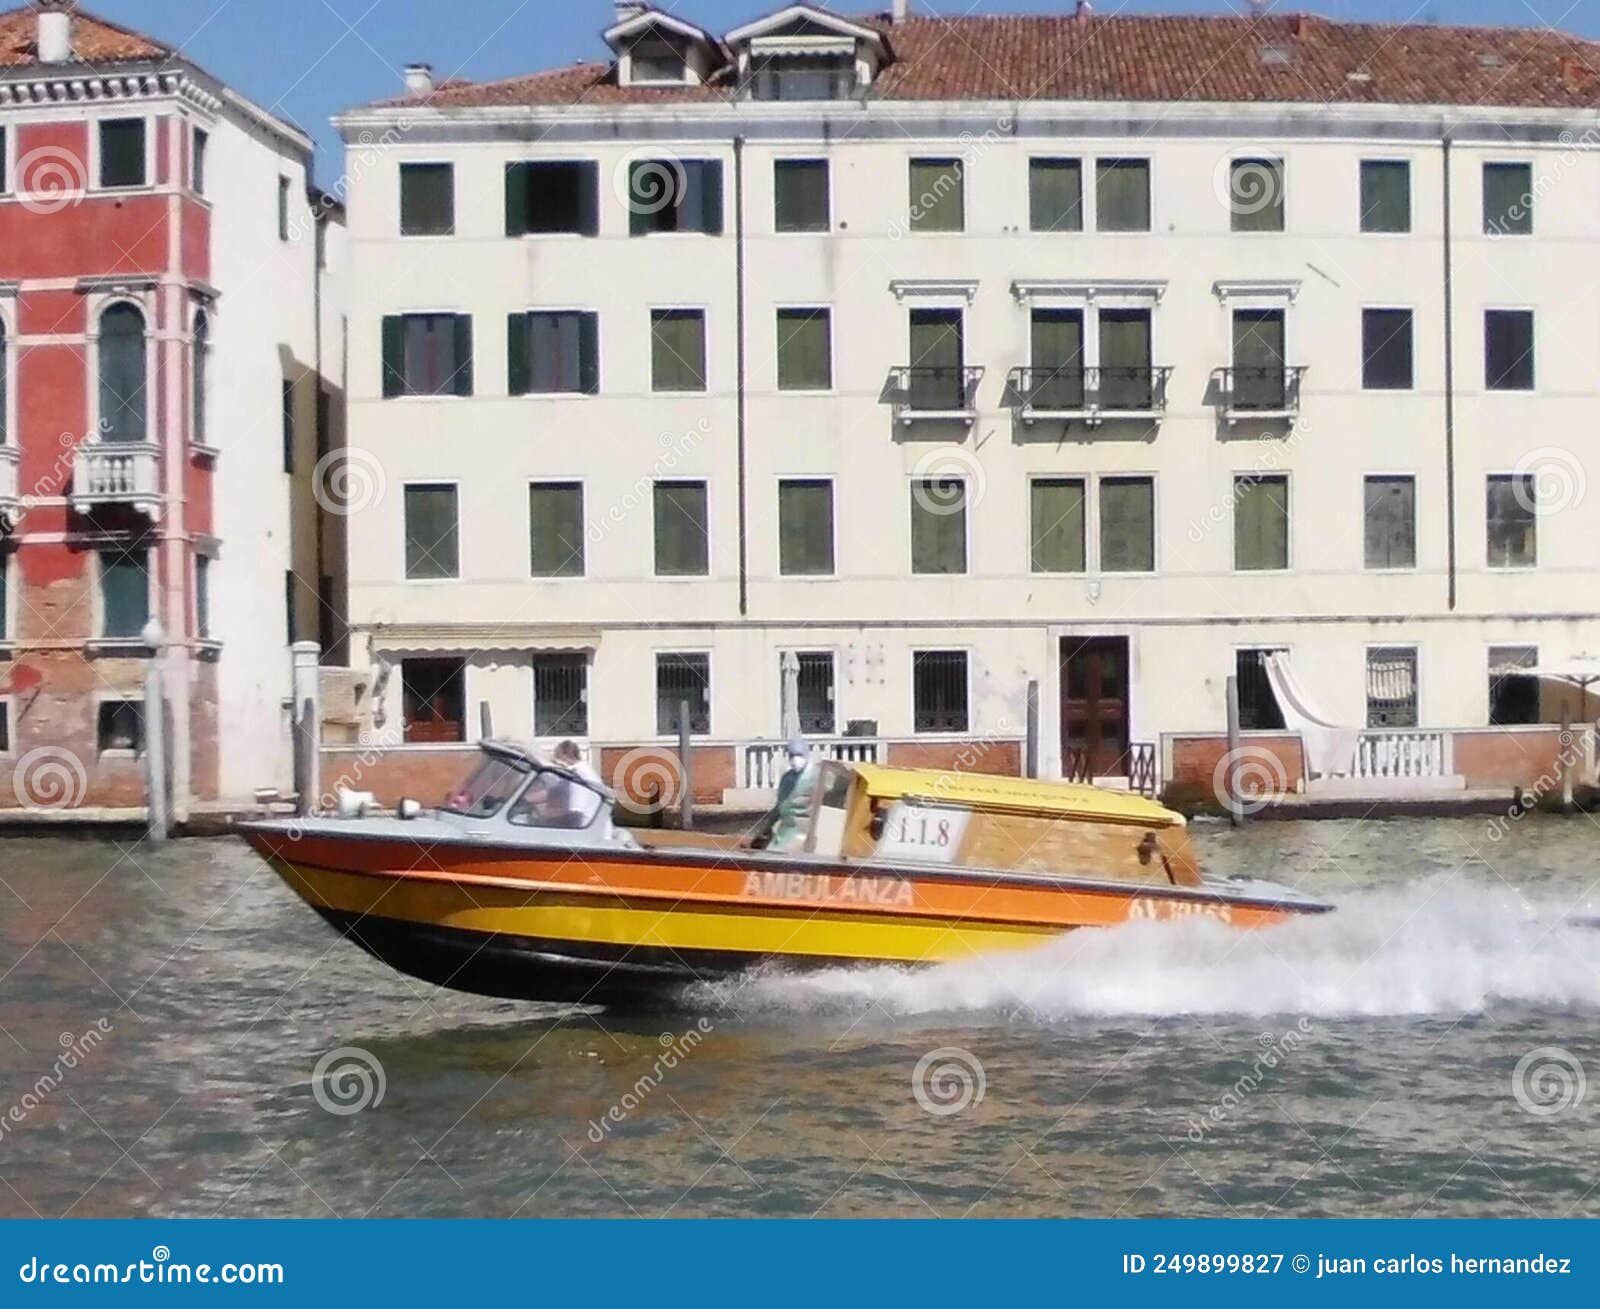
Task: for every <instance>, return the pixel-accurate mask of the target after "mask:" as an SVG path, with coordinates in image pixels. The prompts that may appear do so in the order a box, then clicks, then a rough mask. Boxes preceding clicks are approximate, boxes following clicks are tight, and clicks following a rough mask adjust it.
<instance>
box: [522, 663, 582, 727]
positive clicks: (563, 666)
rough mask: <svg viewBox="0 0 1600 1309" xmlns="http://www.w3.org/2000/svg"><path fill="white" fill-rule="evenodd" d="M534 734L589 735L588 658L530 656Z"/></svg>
mask: <svg viewBox="0 0 1600 1309" xmlns="http://www.w3.org/2000/svg"><path fill="white" fill-rule="evenodd" d="M533 734H534V735H535V736H588V735H589V658H588V656H587V655H583V654H566V653H561V654H536V655H534V656H533Z"/></svg>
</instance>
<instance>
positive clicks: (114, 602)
mask: <svg viewBox="0 0 1600 1309" xmlns="http://www.w3.org/2000/svg"><path fill="white" fill-rule="evenodd" d="M149 621H150V557H149V555H148V553H147V552H146V551H144V550H142V549H133V550H114V549H113V550H102V551H101V552H100V635H101V636H104V637H106V638H108V639H110V640H116V641H132V640H136V639H138V638H139V636H140V635H141V634H142V633H143V632H144V626H145V624H146V623H148V622H149Z"/></svg>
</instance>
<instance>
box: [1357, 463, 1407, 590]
mask: <svg viewBox="0 0 1600 1309" xmlns="http://www.w3.org/2000/svg"><path fill="white" fill-rule="evenodd" d="M1362 518H1363V537H1364V539H1365V543H1366V544H1365V552H1366V553H1365V562H1366V566H1367V567H1368V568H1415V567H1416V566H1417V480H1416V478H1414V477H1396V476H1388V475H1378V476H1374V477H1368V478H1364V479H1363V481H1362Z"/></svg>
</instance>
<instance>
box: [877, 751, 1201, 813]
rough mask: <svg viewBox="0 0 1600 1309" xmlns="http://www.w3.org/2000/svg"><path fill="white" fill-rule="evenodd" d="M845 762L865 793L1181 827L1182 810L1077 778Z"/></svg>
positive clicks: (976, 806)
mask: <svg viewBox="0 0 1600 1309" xmlns="http://www.w3.org/2000/svg"><path fill="white" fill-rule="evenodd" d="M850 767H851V768H852V769H853V771H854V772H855V773H856V775H857V776H859V777H860V778H861V780H862V781H863V783H865V785H866V789H867V794H868V795H870V796H874V797H882V798H884V799H900V798H901V797H911V798H913V799H923V800H934V801H938V802H941V803H944V804H954V805H967V806H970V807H971V808H974V809H1005V810H1009V811H1012V812H1030V811H1031V812H1033V813H1037V814H1040V815H1041V816H1043V815H1049V816H1052V817H1072V818H1088V819H1096V818H1098V819H1102V820H1104V821H1107V822H1118V823H1148V824H1151V825H1153V826H1161V827H1182V826H1183V825H1184V818H1183V815H1182V814H1179V813H1175V812H1174V811H1173V810H1171V809H1168V808H1167V807H1166V806H1165V805H1161V804H1157V803H1156V802H1155V801H1154V800H1148V799H1146V798H1145V797H1144V796H1142V795H1135V794H1133V793H1131V792H1128V791H1108V790H1105V789H1103V788H1101V787H1098V786H1085V785H1082V784H1080V783H1077V782H1048V781H1042V780H1038V779H1035V778H1030V777H996V776H994V775H992V774H989V773H961V772H956V771H954V770H951V769H938V768H884V767H880V766H879V765H877V764H852V765H850Z"/></svg>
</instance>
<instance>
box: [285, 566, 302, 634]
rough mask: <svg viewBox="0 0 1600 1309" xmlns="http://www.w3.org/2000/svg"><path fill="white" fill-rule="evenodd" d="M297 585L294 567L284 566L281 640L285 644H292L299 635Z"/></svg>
mask: <svg viewBox="0 0 1600 1309" xmlns="http://www.w3.org/2000/svg"><path fill="white" fill-rule="evenodd" d="M298 600H299V587H298V586H297V585H296V579H295V575H294V569H292V568H286V569H284V571H283V641H284V644H285V645H293V644H294V643H295V641H296V640H297V639H298V637H299V635H300V606H299V604H298Z"/></svg>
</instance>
